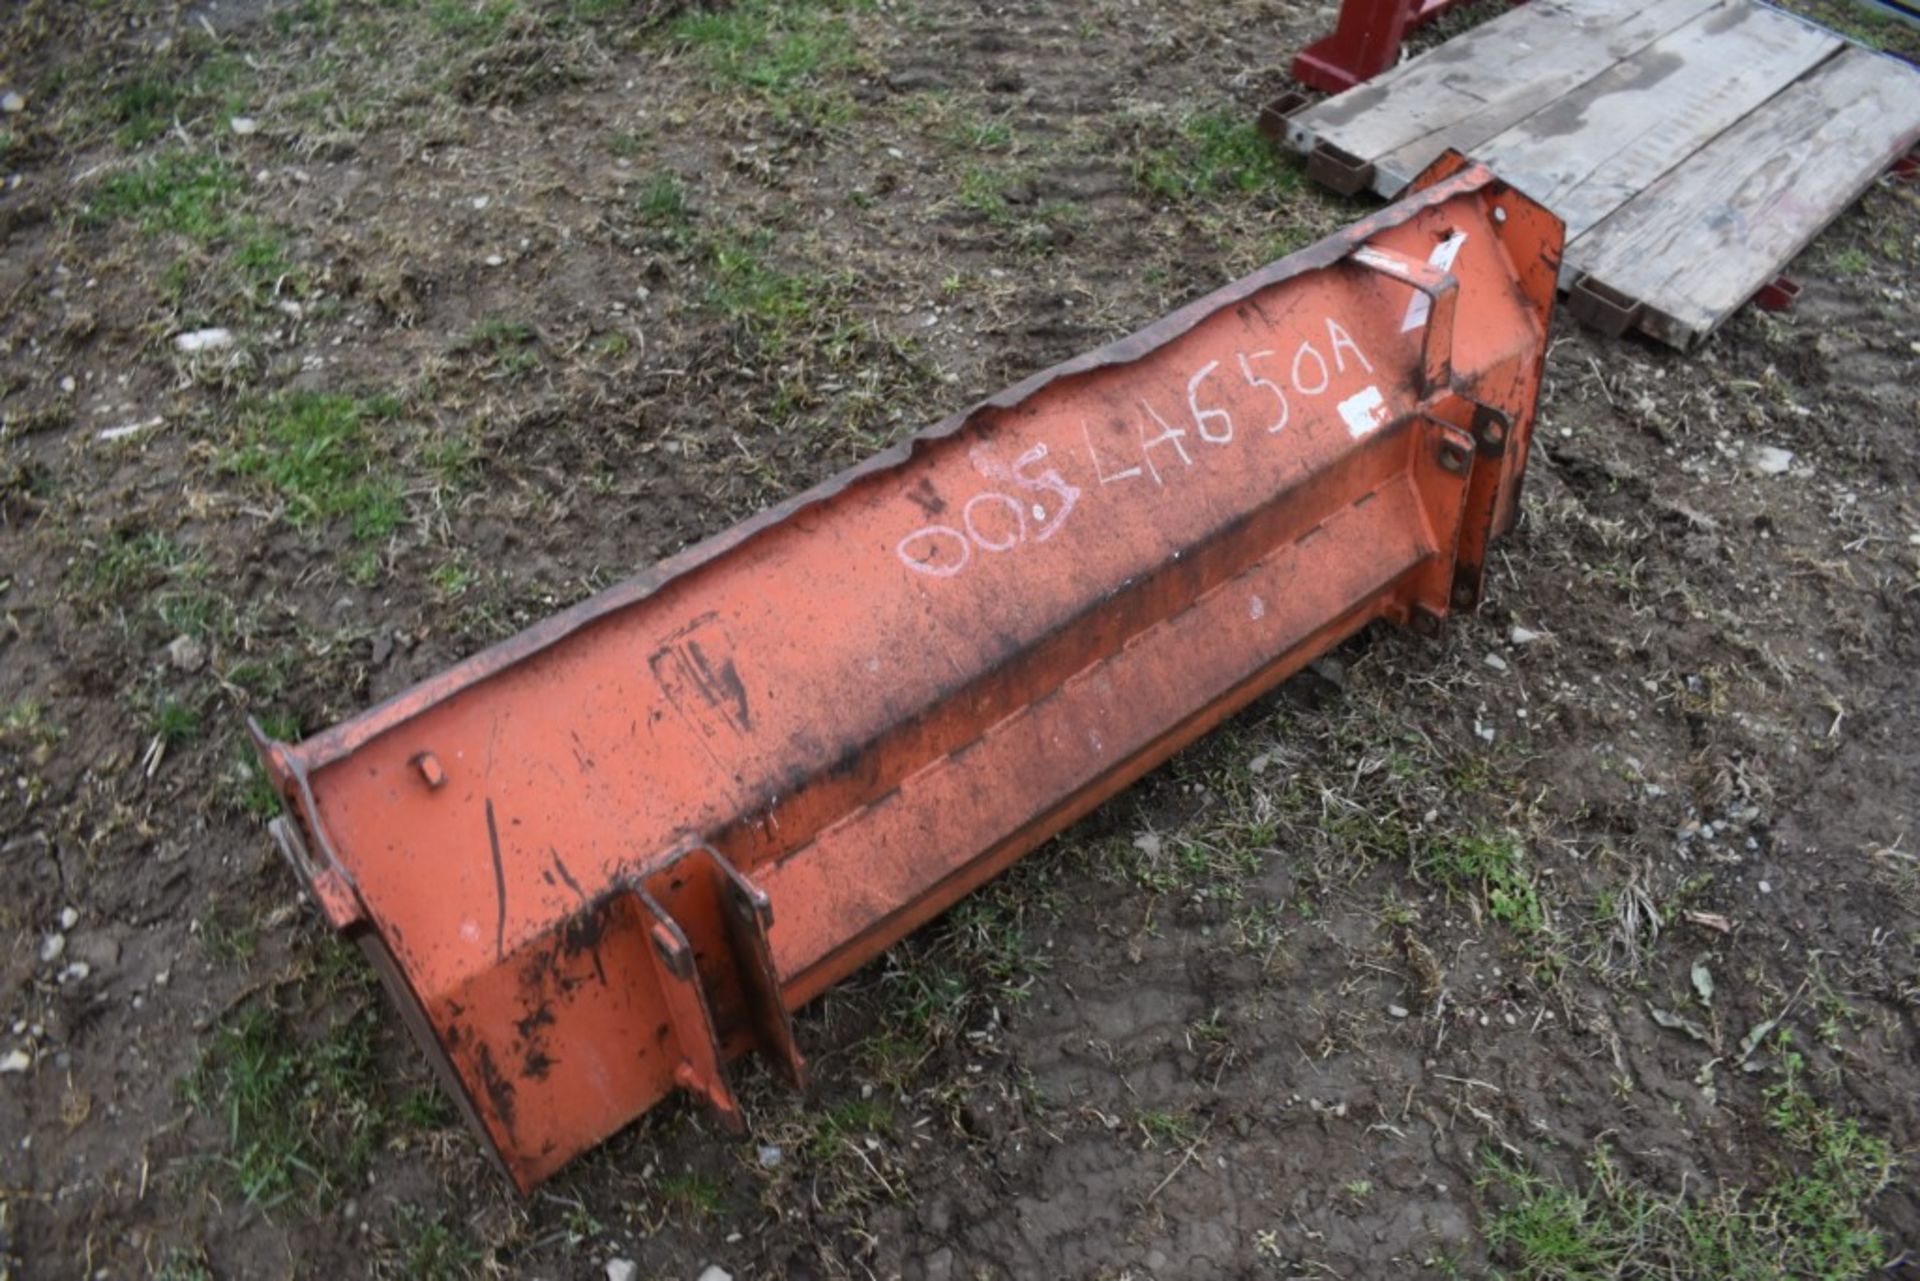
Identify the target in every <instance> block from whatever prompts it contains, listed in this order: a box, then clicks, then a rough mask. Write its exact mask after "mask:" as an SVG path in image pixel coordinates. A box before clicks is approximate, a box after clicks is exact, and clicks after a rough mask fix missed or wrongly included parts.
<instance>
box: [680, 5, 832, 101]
mask: <svg viewBox="0 0 1920 1281" xmlns="http://www.w3.org/2000/svg"><path fill="white" fill-rule="evenodd" d="M824 8H825V7H824V6H820V5H815V4H807V3H798V2H794V3H783V2H782V0H740V2H739V3H736V4H733V5H730V6H728V7H726V8H724V9H711V10H708V9H702V10H696V11H694V12H692V13H687V14H684V15H682V16H681V17H679V18H676V19H675V20H674V21H673V23H672V25H671V27H670V28H669V35H670V37H671V38H672V40H673V41H674V42H675V43H677V44H679V45H680V46H682V47H683V48H685V49H686V50H688V51H689V52H690V53H692V54H693V55H694V56H695V57H696V58H698V59H699V60H700V62H701V64H702V65H703V66H704V67H705V68H706V70H707V73H708V77H709V79H710V80H711V81H712V83H713V84H714V86H715V87H716V88H721V89H727V88H732V89H740V90H744V91H746V92H748V93H750V94H752V95H754V96H755V97H757V98H758V99H760V100H761V101H762V102H763V103H765V104H766V105H767V106H768V107H769V108H770V109H771V110H772V112H773V114H774V116H775V117H776V118H777V119H797V120H800V121H802V122H805V123H810V124H814V125H822V126H827V125H844V124H846V123H847V122H848V121H849V120H850V119H851V118H852V114H853V105H852V103H851V101H850V100H848V99H847V98H846V97H845V95H844V94H841V93H837V92H830V91H828V90H826V89H825V88H824V87H823V86H824V84H825V82H826V80H827V79H828V78H829V77H831V76H832V75H834V74H836V73H838V72H842V71H845V70H847V69H848V68H850V67H852V66H853V65H854V64H855V62H856V61H857V58H856V54H855V48H854V42H853V33H852V31H851V30H850V29H849V28H848V26H847V24H846V22H845V20H844V19H842V18H840V17H839V16H838V15H837V14H834V13H832V12H831V11H830V10H829V11H823V9H824Z"/></svg>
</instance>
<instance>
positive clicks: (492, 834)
mask: <svg viewBox="0 0 1920 1281" xmlns="http://www.w3.org/2000/svg"><path fill="white" fill-rule="evenodd" d="M487 844H488V845H489V846H491V847H492V849H493V893H494V897H495V898H497V899H498V900H499V902H500V915H499V918H498V919H497V920H496V921H495V923H494V926H493V954H494V956H495V957H496V958H500V959H504V958H505V957H506V955H507V869H506V868H505V867H503V866H501V863H500V828H499V826H498V825H497V824H496V823H495V822H494V821H493V798H492V797H491V796H489V797H488V798H487ZM563 875H564V873H563ZM568 879H569V880H571V879H572V878H571V877H568Z"/></svg>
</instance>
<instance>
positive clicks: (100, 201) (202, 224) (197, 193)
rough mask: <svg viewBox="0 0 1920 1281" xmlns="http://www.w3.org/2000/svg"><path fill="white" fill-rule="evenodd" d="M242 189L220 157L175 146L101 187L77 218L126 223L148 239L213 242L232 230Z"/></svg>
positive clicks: (87, 221) (237, 177) (123, 172)
mask: <svg viewBox="0 0 1920 1281" xmlns="http://www.w3.org/2000/svg"><path fill="white" fill-rule="evenodd" d="M240 186H241V183H240V174H239V172H238V171H237V170H236V169H235V168H234V167H233V166H232V165H231V164H230V163H228V162H227V161H226V160H225V159H223V158H222V157H220V156H217V155H214V154H213V153H212V152H206V151H190V150H186V149H184V148H175V149H171V150H167V151H162V152H160V153H158V154H157V155H154V156H152V157H151V158H149V159H146V160H143V161H141V162H139V163H138V164H136V165H134V166H133V167H132V168H130V169H127V170H123V171H122V172H120V173H117V174H115V175H114V176H113V177H111V178H109V179H107V180H106V181H105V182H103V183H101V184H100V186H99V187H98V188H97V189H96V190H95V191H94V194H93V198H92V199H91V200H89V201H88V202H87V203H86V204H85V205H84V206H83V207H82V209H81V220H82V221H83V222H86V223H89V224H91V225H96V226H97V225H100V224H103V223H107V222H111V221H114V220H117V219H125V220H127V221H130V222H132V223H134V225H136V226H137V227H139V228H140V230H141V231H143V232H146V233H147V234H149V235H154V234H160V233H171V234H174V235H180V236H186V237H188V238H190V239H192V240H197V241H210V240H216V239H219V238H220V237H222V236H225V235H227V234H229V233H230V232H231V231H232V230H233V228H234V215H233V211H232V208H231V206H232V203H233V200H234V198H235V196H236V195H238V193H239V191H240Z"/></svg>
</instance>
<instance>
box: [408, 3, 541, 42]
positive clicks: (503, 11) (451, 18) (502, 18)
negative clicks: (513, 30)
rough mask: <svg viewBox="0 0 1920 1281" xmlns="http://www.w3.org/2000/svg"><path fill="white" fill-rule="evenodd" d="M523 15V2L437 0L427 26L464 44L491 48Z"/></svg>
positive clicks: (431, 7)
mask: <svg viewBox="0 0 1920 1281" xmlns="http://www.w3.org/2000/svg"><path fill="white" fill-rule="evenodd" d="M519 12H520V5H519V0H480V2H479V3H475V2H474V0H433V3H432V4H431V5H429V6H428V8H427V22H428V23H429V24H430V25H431V26H432V27H433V29H434V30H435V31H437V32H439V33H440V34H441V35H444V36H449V37H451V38H453V39H454V40H457V41H459V42H461V43H463V44H470V45H489V44H493V43H494V42H495V41H497V40H498V39H499V38H500V36H501V33H502V32H504V31H505V30H506V27H507V23H508V22H510V21H512V19H513V17H514V15H516V14H517V13H519Z"/></svg>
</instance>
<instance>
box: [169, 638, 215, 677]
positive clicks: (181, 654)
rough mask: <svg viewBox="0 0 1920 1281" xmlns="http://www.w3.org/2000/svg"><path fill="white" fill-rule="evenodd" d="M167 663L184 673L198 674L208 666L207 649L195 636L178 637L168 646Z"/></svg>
mask: <svg viewBox="0 0 1920 1281" xmlns="http://www.w3.org/2000/svg"><path fill="white" fill-rule="evenodd" d="M167 661H168V662H169V663H172V664H173V665H174V666H175V667H177V668H179V669H180V670H181V671H183V672H197V671H199V670H200V669H201V668H202V667H205V666H206V665H207V647H206V645H205V643H203V642H202V641H201V640H199V639H198V638H197V637H193V636H176V637H174V638H173V640H172V641H170V642H168V644H167Z"/></svg>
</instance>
